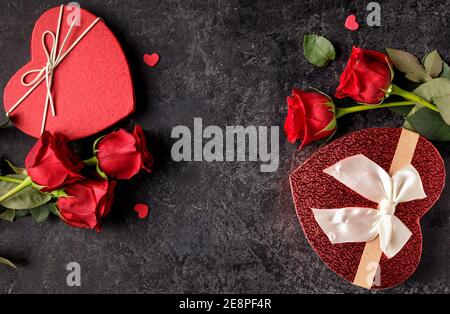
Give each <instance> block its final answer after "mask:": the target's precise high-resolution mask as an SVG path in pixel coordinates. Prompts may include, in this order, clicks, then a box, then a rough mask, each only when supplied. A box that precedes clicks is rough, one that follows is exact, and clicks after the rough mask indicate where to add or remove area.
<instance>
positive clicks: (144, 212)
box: [134, 204, 148, 219]
mask: <svg viewBox="0 0 450 314" xmlns="http://www.w3.org/2000/svg"><path fill="white" fill-rule="evenodd" d="M134 211H135V212H136V213H138V217H139V218H141V219H144V218H147V216H148V205H146V204H136V205H135V206H134Z"/></svg>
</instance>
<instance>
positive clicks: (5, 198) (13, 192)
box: [0, 177, 33, 203]
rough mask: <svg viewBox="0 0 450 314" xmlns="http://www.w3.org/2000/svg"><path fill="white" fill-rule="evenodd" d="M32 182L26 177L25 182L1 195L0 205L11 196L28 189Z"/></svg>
mask: <svg viewBox="0 0 450 314" xmlns="http://www.w3.org/2000/svg"><path fill="white" fill-rule="evenodd" d="M32 184H33V182H32V181H31V178H30V177H27V178H26V179H25V180H23V181H22V182H21V183H20V184H19V185H17V186H16V187H15V188H14V189H12V190H11V191H9V192H8V193H6V194H5V195H3V196H2V197H0V203H1V202H3V201H4V200H7V199H8V198H10V197H11V196H13V195H15V194H17V193H19V192H20V191H22V190H23V189H25V188H26V187H29V186H30V185H32Z"/></svg>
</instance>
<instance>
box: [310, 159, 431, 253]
mask: <svg viewBox="0 0 450 314" xmlns="http://www.w3.org/2000/svg"><path fill="white" fill-rule="evenodd" d="M324 172H325V173H326V174H329V175H331V176H333V177H334V178H335V179H336V180H338V181H339V182H341V183H343V184H344V185H346V186H347V187H349V188H350V189H352V190H353V191H355V192H357V193H358V194H360V195H361V196H363V197H364V198H366V199H368V200H370V201H372V202H375V203H377V204H378V210H377V209H373V208H365V207H346V208H337V209H315V208H314V209H312V211H313V213H314V218H315V219H316V221H317V223H318V224H319V226H320V227H321V228H322V230H323V231H324V232H325V234H326V235H327V237H328V239H329V240H330V242H331V243H333V244H335V243H348V242H368V241H372V240H373V239H375V238H376V237H377V236H379V237H380V248H381V250H382V251H383V253H384V254H386V256H387V257H388V258H392V257H393V256H395V255H396V254H397V253H398V252H399V251H400V250H401V249H402V248H403V246H404V245H405V244H406V242H408V240H409V238H410V237H411V235H412V233H411V231H410V230H409V229H408V227H407V226H405V224H404V223H403V222H402V221H401V220H400V219H398V218H397V217H396V216H395V215H394V213H395V208H396V206H397V204H399V203H403V202H409V201H413V200H418V199H424V198H426V195H425V192H424V190H423V186H422V180H421V179H420V175H419V173H418V172H417V170H416V169H415V168H414V167H413V166H412V165H408V166H406V167H404V168H402V169H400V170H399V171H397V172H396V173H394V175H393V176H392V177H390V176H389V174H388V173H387V172H386V171H384V169H383V168H381V167H380V166H378V165H377V164H376V163H374V162H373V161H372V160H370V159H369V158H367V157H366V156H364V155H355V156H352V157H349V158H346V159H343V160H341V161H339V162H338V163H336V164H335V165H333V166H331V167H329V168H327V169H325V170H324Z"/></svg>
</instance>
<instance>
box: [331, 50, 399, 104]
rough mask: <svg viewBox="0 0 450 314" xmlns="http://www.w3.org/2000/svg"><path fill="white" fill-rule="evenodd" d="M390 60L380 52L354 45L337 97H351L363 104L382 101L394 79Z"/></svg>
mask: <svg viewBox="0 0 450 314" xmlns="http://www.w3.org/2000/svg"><path fill="white" fill-rule="evenodd" d="M389 62H390V61H389V59H388V57H387V56H386V55H384V54H382V53H380V52H376V51H372V50H366V49H361V48H358V47H353V49H352V55H351V56H350V60H349V61H348V63H347V67H346V68H345V70H344V73H342V75H341V80H340V84H339V86H338V88H337V90H336V97H337V98H345V97H350V98H352V99H354V100H355V101H357V102H359V103H363V104H373V105H374V104H379V103H381V102H382V101H383V99H384V98H385V96H386V93H387V91H388V90H389V86H390V85H391V81H392V73H391V68H390V63H389Z"/></svg>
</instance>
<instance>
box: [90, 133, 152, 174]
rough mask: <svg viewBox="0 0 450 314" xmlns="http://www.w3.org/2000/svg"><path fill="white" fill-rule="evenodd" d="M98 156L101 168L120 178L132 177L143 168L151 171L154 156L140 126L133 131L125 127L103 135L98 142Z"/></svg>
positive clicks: (106, 172)
mask: <svg viewBox="0 0 450 314" xmlns="http://www.w3.org/2000/svg"><path fill="white" fill-rule="evenodd" d="M96 152H97V153H96V157H97V160H98V166H99V167H100V170H101V171H102V172H104V173H105V174H106V175H107V176H111V177H113V178H117V179H120V180H126V179H130V178H132V177H133V176H135V175H136V174H137V173H138V172H139V171H140V170H141V169H145V170H147V171H148V172H151V167H152V165H153V156H152V154H151V153H150V152H149V151H148V150H147V141H146V139H145V136H144V132H143V131H142V128H141V127H140V126H136V128H135V129H134V131H133V133H129V132H127V131H125V130H123V129H120V130H117V131H115V132H113V133H111V134H108V135H106V136H105V137H103V138H102V139H101V140H100V141H99V142H98V144H97V147H96Z"/></svg>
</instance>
